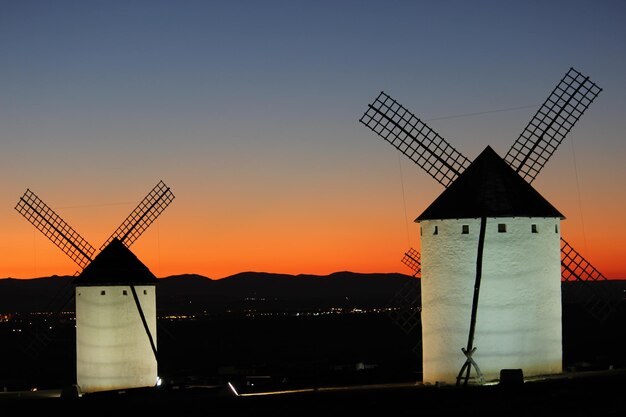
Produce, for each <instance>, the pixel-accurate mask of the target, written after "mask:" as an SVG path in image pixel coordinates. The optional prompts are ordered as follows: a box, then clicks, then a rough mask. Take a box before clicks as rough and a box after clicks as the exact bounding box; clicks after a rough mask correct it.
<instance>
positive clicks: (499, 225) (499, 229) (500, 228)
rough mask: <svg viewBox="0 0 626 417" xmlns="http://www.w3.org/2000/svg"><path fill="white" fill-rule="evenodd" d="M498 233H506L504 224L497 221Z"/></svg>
mask: <svg viewBox="0 0 626 417" xmlns="http://www.w3.org/2000/svg"><path fill="white" fill-rule="evenodd" d="M498 233H506V224H504V223H498Z"/></svg>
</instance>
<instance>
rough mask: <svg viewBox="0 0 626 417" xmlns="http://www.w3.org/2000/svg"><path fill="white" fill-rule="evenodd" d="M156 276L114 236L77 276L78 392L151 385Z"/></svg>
mask: <svg viewBox="0 0 626 417" xmlns="http://www.w3.org/2000/svg"><path fill="white" fill-rule="evenodd" d="M156 283H157V279H156V277H155V276H154V275H153V274H152V272H150V270H149V269H148V268H147V267H146V266H145V265H144V264H143V263H141V261H140V260H139V259H137V257H136V256H135V255H134V254H133V253H132V252H131V251H130V250H129V249H128V248H126V246H124V244H122V243H121V242H120V241H119V240H117V239H114V240H113V241H112V242H111V243H110V244H109V245H108V246H107V247H106V248H104V249H103V250H102V252H101V253H100V254H99V255H98V256H97V257H96V258H95V259H94V260H93V262H92V263H91V264H90V265H89V266H88V267H87V268H85V270H84V271H83V272H82V274H81V275H80V276H79V277H78V278H77V279H76V281H75V284H76V383H77V385H78V387H79V389H80V391H81V392H84V393H89V392H96V391H108V390H117V389H126V388H137V387H147V386H154V385H155V383H156V380H157V359H156Z"/></svg>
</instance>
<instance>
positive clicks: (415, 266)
mask: <svg viewBox="0 0 626 417" xmlns="http://www.w3.org/2000/svg"><path fill="white" fill-rule="evenodd" d="M402 263H403V264H405V265H406V266H408V267H409V268H411V269H412V270H413V276H414V277H418V276H419V275H420V272H422V261H421V256H420V253H419V252H418V251H416V250H415V249H413V248H409V250H408V251H406V252H405V253H404V256H403V257H402Z"/></svg>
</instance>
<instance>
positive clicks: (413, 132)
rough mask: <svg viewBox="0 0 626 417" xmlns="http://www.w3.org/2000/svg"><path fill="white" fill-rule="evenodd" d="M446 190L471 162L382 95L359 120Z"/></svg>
mask: <svg viewBox="0 0 626 417" xmlns="http://www.w3.org/2000/svg"><path fill="white" fill-rule="evenodd" d="M359 121H360V122H361V123H363V124H364V125H365V126H367V127H368V128H370V129H371V130H372V131H374V133H376V134H378V135H379V136H380V137H382V138H383V139H385V140H386V141H387V142H389V143H391V144H392V145H393V146H394V147H395V148H396V149H398V150H399V151H400V152H402V153H403V154H405V155H406V156H408V157H409V159H411V160H412V161H413V162H415V163H416V164H417V165H419V166H420V167H421V168H422V169H424V171H426V172H427V173H428V174H429V175H430V176H432V177H433V178H434V179H435V180H437V181H438V182H439V183H441V184H442V185H443V186H444V187H447V186H448V185H449V184H450V183H451V182H452V181H454V179H455V178H456V177H458V176H459V174H460V173H461V172H463V170H464V169H465V168H466V167H467V166H468V165H469V164H470V160H469V159H467V158H466V157H465V156H463V155H462V154H461V153H460V152H458V151H457V150H456V149H454V147H452V145H450V144H449V143H448V142H446V140H445V139H443V138H442V137H441V136H439V134H438V133H437V132H435V131H434V130H432V129H431V128H430V127H428V126H427V125H426V124H425V123H424V122H422V121H421V120H420V119H418V118H417V117H415V115H414V114H413V113H411V112H410V111H408V110H407V109H406V108H405V107H404V106H402V105H401V104H400V103H398V102H397V101H396V100H394V99H393V98H391V97H390V96H388V95H387V94H385V92H381V93H380V94H379V95H378V97H376V99H375V100H374V102H373V103H372V104H369V105H368V109H367V111H366V112H365V113H364V114H363V116H362V117H361V119H360V120H359Z"/></svg>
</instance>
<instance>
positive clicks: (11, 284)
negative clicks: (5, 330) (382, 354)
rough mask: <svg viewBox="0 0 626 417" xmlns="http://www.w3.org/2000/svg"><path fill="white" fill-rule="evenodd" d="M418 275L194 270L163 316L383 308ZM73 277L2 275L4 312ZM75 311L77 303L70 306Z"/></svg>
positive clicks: (173, 281) (624, 289)
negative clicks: (223, 274)
mask: <svg viewBox="0 0 626 417" xmlns="http://www.w3.org/2000/svg"><path fill="white" fill-rule="evenodd" d="M413 279H415V278H413V277H411V276H408V275H404V274H397V273H389V274H383V273H380V274H376V273H374V274H360V273H353V272H345V271H344V272H336V273H333V274H330V275H326V276H318V275H286V274H271V273H265V272H243V273H240V274H236V275H233V276H230V277H227V278H222V279H218V280H213V279H211V278H208V277H204V276H201V275H195V274H186V275H175V276H170V277H167V278H162V279H159V284H158V286H157V308H158V310H159V313H160V314H170V313H181V314H195V313H203V312H204V313H207V314H219V313H225V312H245V311H248V310H254V311H256V312H263V311H272V312H277V311H278V312H280V311H285V312H287V311H289V312H294V311H311V310H318V309H328V308H330V307H337V308H343V309H351V308H378V307H384V306H386V305H388V304H389V303H390V302H391V301H392V299H393V298H394V296H395V295H396V294H397V293H398V292H399V291H400V290H401V289H402V288H403V287H404V286H405V285H406V284H407V282H409V281H410V280H413ZM71 283H72V277H69V276H52V277H45V278H36V279H28V280H19V279H11V278H6V279H0V312H3V313H5V312H39V311H57V310H59V309H60V308H61V306H62V305H63V303H64V302H65V301H66V300H67V299H68V298H71V293H72V291H73V286H72V285H71ZM596 289H597V290H600V291H597V293H598V294H602V296H603V297H614V298H620V299H623V298H624V297H625V295H626V281H624V280H614V281H603V282H590V283H566V284H563V302H564V303H568V304H584V303H585V302H587V301H588V295H589V294H590V292H596V291H595V290H596ZM68 308H69V309H73V303H72V304H69V307H68Z"/></svg>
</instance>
